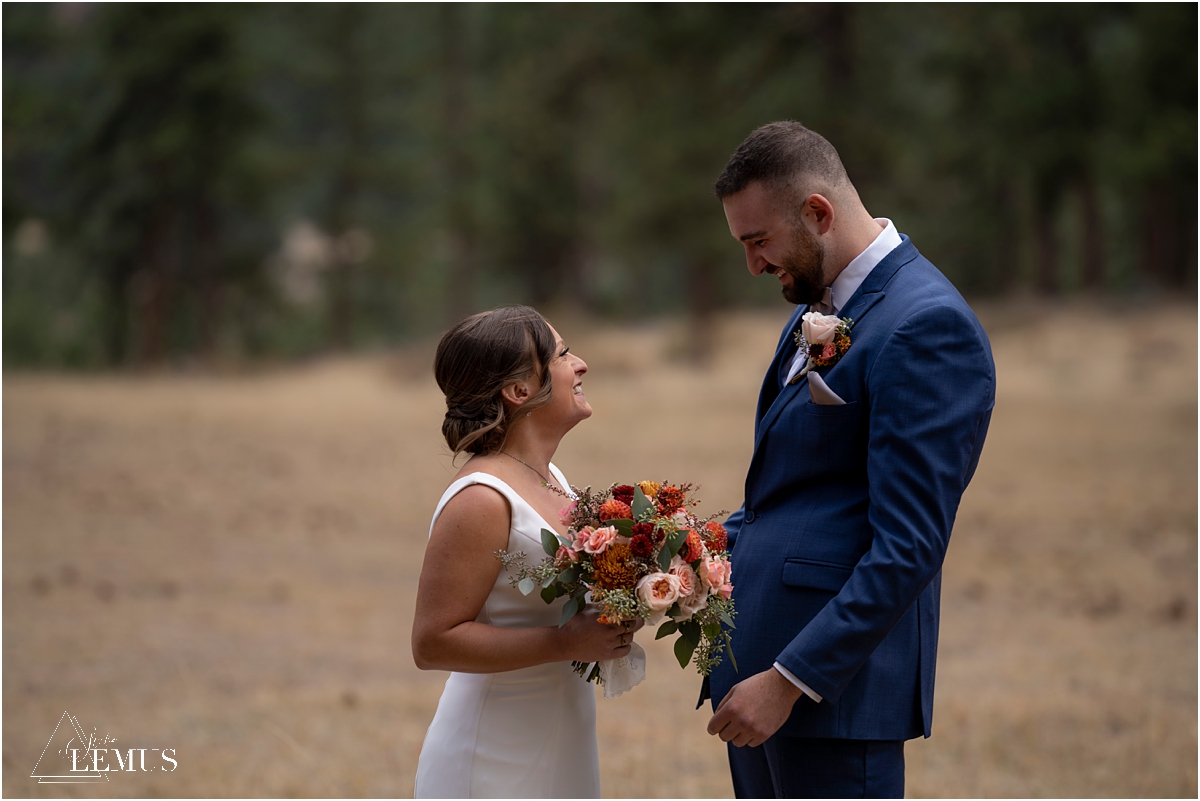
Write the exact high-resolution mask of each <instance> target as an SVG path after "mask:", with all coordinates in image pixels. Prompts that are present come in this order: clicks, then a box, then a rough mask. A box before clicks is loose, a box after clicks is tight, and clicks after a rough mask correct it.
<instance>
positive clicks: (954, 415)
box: [710, 236, 996, 740]
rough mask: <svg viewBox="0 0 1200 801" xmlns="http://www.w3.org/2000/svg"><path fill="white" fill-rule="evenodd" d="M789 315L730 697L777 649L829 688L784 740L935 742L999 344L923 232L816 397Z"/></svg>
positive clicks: (868, 304) (761, 461)
mask: <svg viewBox="0 0 1200 801" xmlns="http://www.w3.org/2000/svg"><path fill="white" fill-rule="evenodd" d="M805 311H807V307H805V306H801V307H799V308H797V309H796V312H795V314H793V315H792V317H791V319H789V320H788V323H787V325H786V326H785V328H784V330H783V333H782V335H781V336H780V338H779V345H778V347H777V349H776V353H775V359H774V361H773V362H772V363H771V367H770V369H769V370H768V371H767V375H766V378H765V379H764V381H763V385H762V391H761V393H760V394H759V399H758V410H757V412H756V415H755V426H754V455H753V457H752V458H751V460H750V469H749V471H748V473H747V475H746V492H745V503H744V504H743V505H742V508H741V509H739V510H738V511H737V512H735V513H734V514H733V515H731V516H730V518H729V520H728V521H727V522H726V523H725V527H726V528H727V529H728V530H729V549H730V552H731V554H732V561H733V578H732V581H733V585H734V591H733V597H734V599H735V601H736V605H737V619H736V625H737V629H736V631H734V632H733V652H734V654H735V656H736V657H737V664H738V668H739V669H740V670H739V671H737V672H735V670H734V668H733V665H732V663H731V662H730V660H729V659H725V660H724V661H723V662H722V664H721V665H720V666H719V667H717V668H716V669H715V670H714V671H713V674H712V676H711V678H710V682H711V696H712V700H713V704H714V706H715V705H716V702H717V701H719V700H720V699H721V698H723V697H724V696H725V694H726V693H728V692H729V690H730V688H732V687H733V685H734V684H736V683H737V682H738V681H740V680H742V679H744V678H747V677H749V676H752V675H754V674H756V673H759V672H761V671H764V670H769V669H771V667H772V665H773V663H774V662H775V661H778V662H779V663H780V664H782V665H783V666H784V667H786V668H787V669H788V670H790V671H791V672H792V673H794V674H795V675H796V676H797V677H798V678H799V679H800V680H801V681H803V682H805V683H806V684H807V685H808V686H809V687H811V688H812V689H813V690H814V691H816V692H817V693H818V694H820V695H821V696H822V697H823V699H824V700H823V701H822V702H821V703H819V704H814V703H812V702H809V701H805V702H802V703H797V704H796V705H795V707H794V708H793V710H792V714H791V716H790V717H789V719H788V721H787V722H786V723H785V724H784V726H783V728H782V729H780V732H779V733H780V734H784V735H790V736H796V737H833V738H847V739H884V740H899V739H910V738H913V737H917V736H919V735H922V734H923V735H924V736H926V737H928V736H929V733H930V726H931V723H932V716H933V680H934V666H935V662H936V658H937V639H938V618H939V606H938V605H939V597H940V587H941V568H942V560H943V558H944V556H945V554H946V546H947V544H948V543H949V540H950V531H951V529H952V528H953V525H954V517H955V514H956V512H957V510H958V504H959V500H960V499H961V498H962V494H963V491H964V490H965V489H966V487H967V483H968V482H969V481H970V480H971V476H972V475H973V474H974V472H975V467H976V465H977V464H978V462H979V454H980V451H981V450H982V448H983V441H984V437H985V436H986V434H987V429H988V422H989V421H990V419H991V413H992V406H993V404H994V401H995V387H996V377H995V367H994V365H993V362H992V353H991V347H990V345H989V343H988V338H987V335H986V334H985V333H984V330H983V327H982V326H981V325H980V324H979V320H978V319H977V318H976V317H975V314H974V313H973V312H972V311H971V309H970V307H969V306H968V305H967V303H966V301H964V300H963V298H962V296H961V295H960V294H959V293H958V291H957V290H956V289H955V288H954V286H953V285H952V284H951V283H950V282H949V281H948V280H947V279H946V277H945V276H943V275H942V274H941V273H940V272H939V271H938V270H937V268H936V267H934V266H933V265H932V264H931V263H930V262H929V261H928V260H927V259H925V258H924V257H923V256H921V254H920V253H918V252H917V249H916V248H915V247H914V246H913V244H912V243H911V242H910V241H909V240H908V237H904V236H902V237H901V244H900V245H899V246H897V247H896V248H895V249H894V250H893V251H892V252H891V253H890V254H888V255H887V256H886V257H885V258H884V259H883V260H882V261H881V262H880V263H879V264H878V265H876V267H875V269H874V270H872V271H871V273H870V274H869V275H868V276H867V278H866V280H865V281H864V282H863V283H862V285H861V286H860V287H859V289H858V291H857V292H856V293H855V294H854V295H853V296H852V297H851V298H850V299H849V301H848V302H847V303H846V305H845V306H844V307H843V308H842V310H841V311H840V312H839V316H841V317H850V318H851V319H853V321H854V326H853V329H852V330H851V334H850V338H851V346H850V349H849V350H848V351H847V352H846V354H845V355H844V356H843V357H842V359H841V360H840V361H839V362H837V363H836V364H835V365H833V366H832V367H829V368H826V369H822V370H821V371H820V372H821V375H822V377H823V378H824V380H825V383H826V384H828V385H829V387H830V389H832V390H833V391H834V392H836V393H837V394H838V396H840V397H841V398H842V399H843V400H845V401H846V403H845V405H838V406H827V405H818V404H815V403H813V402H812V401H811V400H810V397H809V391H808V380H807V377H805V378H801V379H800V380H799V381H797V382H795V383H793V384H791V385H788V386H784V385H783V380H784V378H785V377H786V374H787V370H788V367H789V366H790V364H791V362H792V359H793V357H794V356H795V353H796V347H797V346H796V344H795V342H794V341H793V332H794V331H796V329H797V328H799V326H800V318H801V315H803V313H804V312H805Z"/></svg>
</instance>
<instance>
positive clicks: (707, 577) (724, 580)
mask: <svg viewBox="0 0 1200 801" xmlns="http://www.w3.org/2000/svg"><path fill="white" fill-rule="evenodd" d="M732 573H733V565H732V564H731V563H730V562H729V560H728V559H726V558H725V557H723V556H706V557H705V558H704V560H703V561H701V562H700V578H701V580H703V581H704V583H705V584H706V585H708V588H709V589H710V590H712V591H713V592H718V591H720V589H721V587H723V586H725V585H727V584H729V578H730V576H731V575H732ZM730 589H731V590H732V589H733V588H732V587H730ZM722 595H723V597H725V598H728V597H729V596H728V595H724V594H722Z"/></svg>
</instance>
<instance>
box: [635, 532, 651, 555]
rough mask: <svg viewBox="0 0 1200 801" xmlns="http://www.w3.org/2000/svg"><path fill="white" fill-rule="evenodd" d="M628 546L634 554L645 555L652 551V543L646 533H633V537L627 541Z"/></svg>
mask: <svg viewBox="0 0 1200 801" xmlns="http://www.w3.org/2000/svg"><path fill="white" fill-rule="evenodd" d="M629 548H630V550H632V551H633V555H634V556H641V557H647V556H649V555H650V554H652V553H654V543H653V542H652V541H651V540H650V537H649V536H647V535H646V534H634V535H633V539H631V540H630V541H629Z"/></svg>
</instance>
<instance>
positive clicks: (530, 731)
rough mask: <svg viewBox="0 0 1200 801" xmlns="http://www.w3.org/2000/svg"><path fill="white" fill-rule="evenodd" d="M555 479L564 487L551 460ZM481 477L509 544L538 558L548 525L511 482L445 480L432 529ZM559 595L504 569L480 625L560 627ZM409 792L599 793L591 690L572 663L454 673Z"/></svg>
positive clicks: (476, 795)
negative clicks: (505, 517)
mask: <svg viewBox="0 0 1200 801" xmlns="http://www.w3.org/2000/svg"><path fill="white" fill-rule="evenodd" d="M550 471H551V473H552V475H553V476H554V478H555V479H556V480H557V481H558V482H559V485H560V486H562V487H564V488H567V487H570V485H569V484H568V483H567V480H566V478H565V477H564V476H563V474H562V472H560V471H559V469H558V468H557V467H555V466H554V465H553V464H552V465H550ZM472 484H484V485H486V486H489V487H492V488H494V489H496V490H497V491H499V492H500V493H501V494H503V495H504V497H505V498H507V499H508V504H509V506H510V507H511V509H512V525H511V527H510V528H509V531H508V551H509V552H510V553H513V552H516V551H524V552H525V553H526V554H527V555H528V558H529V562H530V564H532V563H534V562H536V561H537V560H539V559H541V557H542V555H543V551H542V538H541V530H542V529H543V528H549V529H551V530H553V528H552V527H551V526H550V525H548V524H547V523H546V521H545V519H544V518H542V516H541V515H539V514H538V513H537V512H536V511H534V509H533V507H532V506H530V505H529V504H528V503H527V502H526V501H525V499H524V498H522V497H521V496H520V495H518V494H517V493H516V492H515V491H514V490H513V489H512V488H511V487H509V486H508V484H506V483H504V482H503V481H501V480H500V479H498V478H496V477H495V476H493V475H489V474H487V473H471V474H470V475H466V476H463V477H462V478H460V479H458V480H457V481H455V482H454V483H453V484H451V485H450V486H449V487H448V488H447V489H446V492H445V493H444V494H443V495H442V499H441V501H439V502H438V505H437V510H436V511H435V512H434V513H433V522H432V523H430V526H429V530H430V533H431V534H432V532H433V523H436V522H437V519H438V515H440V514H441V513H442V509H443V508H445V506H446V503H447V502H448V501H449V500H450V499H451V498H453V497H454V496H455V495H456V494H457V493H458V492H460V491H461V490H462V489H463V488H464V487H468V486H470V485H472ZM566 601H567V599H566V597H563V598H559V599H557V600H556V601H555V602H554V603H552V604H547V603H546V602H545V601H543V600H542V599H541V596H540V595H539V594H538V593H536V592H534V593H530V594H529V595H522V594H521V593H520V591H519V590H517V589H516V588H515V587H513V586H512V585H510V584H509V583H508V574H507V572H506V571H504V570H501V571H500V575H499V577H497V579H496V583H495V585H494V586H493V587H492V590H491V593H490V594H489V595H488V597H487V601H486V602H485V603H484V605H483V609H482V610H481V611H480V612H479V617H477V618H476V620H477V621H479V622H480V623H487V624H488V625H492V626H502V627H504V628H527V627H534V626H557V625H558V621H559V618H560V617H561V616H562V607H563V605H564V604H565V603H566ZM413 795H414V797H415V798H514V797H520V798H599V797H600V759H599V752H598V749H597V745H596V694H595V688H594V687H593V685H591V684H590V683H588V682H585V681H584V680H583V679H582V678H580V677H579V676H578V675H577V674H575V673H574V672H572V670H571V663H570V662H551V663H548V664H544V665H535V666H533V667H528V668H522V669H520V670H509V671H505V672H503V673H457V672H455V673H451V674H450V677H449V678H448V679H447V680H446V687H445V689H444V690H443V691H442V698H441V700H440V701H439V702H438V707H437V712H436V713H435V714H434V716H433V722H432V723H431V724H429V731H428V732H426V734H425V744H424V745H423V746H422V747H421V756H420V759H419V761H418V763H417V780H416V787H415V790H414V793H413Z"/></svg>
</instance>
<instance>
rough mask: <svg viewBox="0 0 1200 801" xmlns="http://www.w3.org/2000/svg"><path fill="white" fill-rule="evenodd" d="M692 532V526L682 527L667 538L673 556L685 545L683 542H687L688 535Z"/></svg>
mask: <svg viewBox="0 0 1200 801" xmlns="http://www.w3.org/2000/svg"><path fill="white" fill-rule="evenodd" d="M689 533H691V529H690V528H684V529H680V530H679V531H676V532H675V533H674V534H672V535H671V538H670V539H668V540H667V548H668V549H670V551H671V556H674V555H675V554H677V553H679V549H680V548H682V547H683V543H685V542H687V535H688V534H689Z"/></svg>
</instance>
